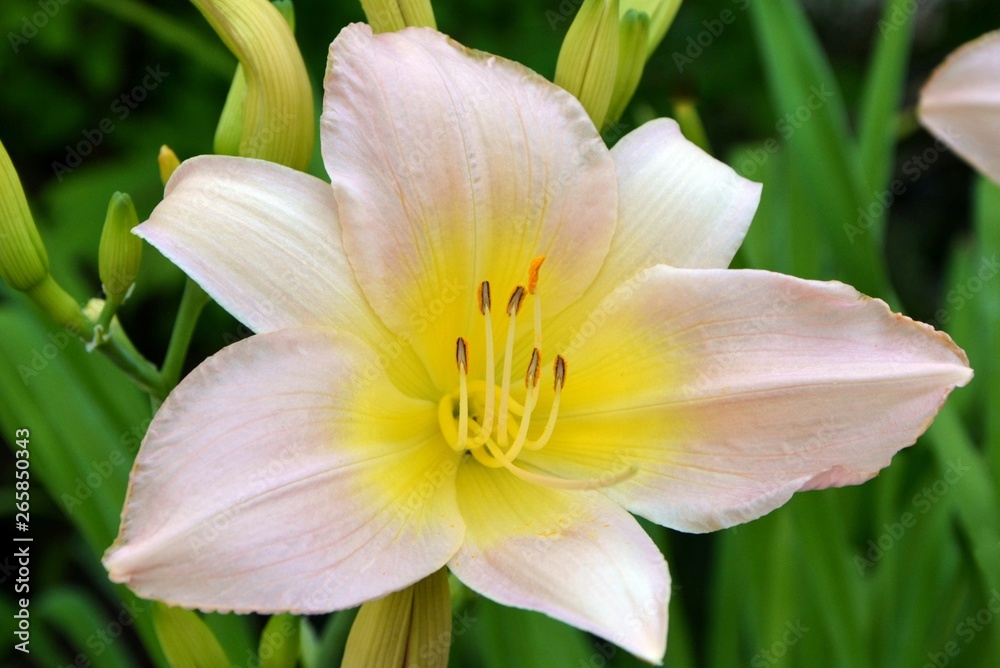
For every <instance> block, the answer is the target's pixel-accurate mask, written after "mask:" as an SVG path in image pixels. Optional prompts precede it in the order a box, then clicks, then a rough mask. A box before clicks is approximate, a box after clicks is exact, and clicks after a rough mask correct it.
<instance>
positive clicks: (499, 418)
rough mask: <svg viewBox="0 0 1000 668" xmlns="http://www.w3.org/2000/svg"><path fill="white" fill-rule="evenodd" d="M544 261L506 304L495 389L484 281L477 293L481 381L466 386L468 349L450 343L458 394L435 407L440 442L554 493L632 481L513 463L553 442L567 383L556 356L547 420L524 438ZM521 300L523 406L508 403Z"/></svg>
mask: <svg viewBox="0 0 1000 668" xmlns="http://www.w3.org/2000/svg"><path fill="white" fill-rule="evenodd" d="M544 261H545V256H544V255H542V256H539V257H537V258H535V259H534V260H533V261H532V262H531V267H530V268H529V270H528V286H527V287H525V286H523V285H518V286H517V287H515V288H514V290H513V291H512V292H511V295H510V299H509V300H508V301H507V308H506V313H507V317H508V319H509V323H508V326H507V341H506V347H505V350H504V361H503V372H502V377H501V379H500V385H497V384H496V378H495V375H496V372H495V369H496V364H495V360H494V346H493V322H492V318H491V310H492V299H491V295H490V284H489V281H483V283H482V284H481V285H480V287H479V312H480V313H481V314H482V315H483V321H484V323H485V327H486V360H485V363H486V364H485V366H486V373H485V376H486V380H485V381H473V382H471V383H470V382H469V380H468V375H469V344H468V341H466V339H464V338H462V337H459V338H458V340H457V341H456V343H455V362H456V363H457V365H458V379H459V380H458V382H459V388H458V392H457V393H452V394H446V395H445V396H443V397H442V398H441V401H440V403H439V404H438V421H439V422H440V424H441V433H442V434H443V435H444V438H445V441H447V443H448V445H450V446H451V447H452V448H453V449H454V450H456V451H459V452H462V451H466V452H468V453H470V454H471V455H472V456H473V457H474V458H475V459H476V461H478V462H479V463H480V464H482V465H483V466H486V467H489V468H501V467H503V468H505V469H507V470H508V471H510V472H511V473H513V474H514V475H516V476H517V477H518V478H521V479H522V480H525V481H527V482H530V483H534V484H536V485H542V486H545V487H554V488H557V489H596V488H599V487H607V486H609V485H614V484H615V483H618V482H620V481H622V480H624V479H625V478H628V477H629V476H631V475H633V474H634V473H635V469H634V468H633V467H628V468H626V469H625V470H624V471H620V472H617V473H613V474H610V475H608V476H602V477H601V478H599V479H597V480H567V479H565V478H554V477H551V476H546V475H541V474H539V473H533V472H531V471H526V470H525V469H523V468H521V467H520V466H517V465H516V464H515V463H514V461H515V460H516V459H517V458H518V456H520V455H521V454H522V452H524V451H525V450H539V449H541V448H543V447H544V446H545V444H546V443H548V442H549V440H550V439H551V438H552V433H553V432H554V431H555V426H556V419H557V417H558V415H559V402H560V397H561V395H562V389H563V385H565V383H566V360H565V359H563V357H562V356H561V355H557V356H556V360H555V363H554V364H553V366H552V375H553V384H552V387H553V392H554V395H553V398H552V406H551V408H550V410H549V416H548V419H547V420H546V422H545V428H544V429H543V431H542V433H541V435H539V436H538V438H535V439H533V440H532V439H529V438H528V430H529V427H530V425H531V417H532V413H533V412H534V410H535V407H536V406H537V404H538V396H539V380H540V378H541V371H542V368H541V367H542V352H541V348H542V302H541V298H540V296H539V294H538V290H537V288H538V272H539V269H540V268H541V266H542V263H543V262H544ZM526 295H530V296H531V300H532V301H533V302H534V312H535V318H534V320H535V323H534V324H535V331H534V334H535V342H534V348H533V350H532V352H531V359H530V360H529V361H528V368H527V371H526V373H525V378H524V386H525V399H524V404H520V403H518V402H517V401H516V400H514V398H513V397H511V386H510V385H511V383H510V380H511V378H510V377H511V367H512V364H513V358H514V340H515V335H516V333H517V316H518V314H519V313H520V311H521V307H522V305H523V304H524V300H525V297H526Z"/></svg>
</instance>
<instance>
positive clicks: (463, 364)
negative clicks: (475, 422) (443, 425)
mask: <svg viewBox="0 0 1000 668" xmlns="http://www.w3.org/2000/svg"><path fill="white" fill-rule="evenodd" d="M455 361H456V362H458V384H459V390H458V391H459V395H458V396H459V399H458V439H457V444H456V445H455V449H456V450H464V449H465V445H466V443H468V441H469V383H468V378H467V376H468V375H469V342H468V341H466V340H465V339H463V338H462V337H459V338H458V341H456V342H455Z"/></svg>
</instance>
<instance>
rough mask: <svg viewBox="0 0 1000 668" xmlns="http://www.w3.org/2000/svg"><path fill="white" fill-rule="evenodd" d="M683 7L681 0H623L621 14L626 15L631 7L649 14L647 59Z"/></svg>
mask: <svg viewBox="0 0 1000 668" xmlns="http://www.w3.org/2000/svg"><path fill="white" fill-rule="evenodd" d="M680 8H681V0H622V2H621V15H622V17H624V16H625V15H626V14H627V13H628V11H629V10H630V9H634V10H636V11H638V12H644V13H645V14H646V15H647V16H649V39H648V40H647V41H646V60H649V57H650V56H651V55H653V51H656V47H658V46H659V45H660V42H662V41H663V36H664V35H666V34H667V30H668V29H669V28H670V24H672V23H673V22H674V17H675V16H677V10H678V9H680Z"/></svg>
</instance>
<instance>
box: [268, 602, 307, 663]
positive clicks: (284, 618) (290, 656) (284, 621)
mask: <svg viewBox="0 0 1000 668" xmlns="http://www.w3.org/2000/svg"><path fill="white" fill-rule="evenodd" d="M302 623H303V620H300V619H299V618H298V617H296V616H295V615H293V614H290V613H285V614H283V615H274V616H272V617H271V618H270V619H269V620H267V625H266V626H264V630H263V631H262V632H261V634H260V644H259V645H258V649H257V656H258V657H260V668H295V666H297V665H298V660H299V646H300V637H301V629H302Z"/></svg>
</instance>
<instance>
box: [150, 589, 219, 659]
mask: <svg viewBox="0 0 1000 668" xmlns="http://www.w3.org/2000/svg"><path fill="white" fill-rule="evenodd" d="M153 628H154V629H156V637H157V638H158V639H159V641H160V647H162V648H163V653H164V655H166V657H167V663H168V664H170V665H171V666H228V665H230V664H231V662H230V661H229V659H228V658H227V657H226V653H225V652H224V651H223V649H222V645H220V644H219V641H218V639H217V638H216V637H215V634H213V633H212V630H211V629H210V628H208V625H207V624H205V622H203V621H202V620H201V617H199V616H198V615H197V614H196V613H194V612H192V611H190V610H184V609H182V608H169V607H167V606H166V605H164V604H163V603H160V602H159V601H155V602H154V603H153Z"/></svg>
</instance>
